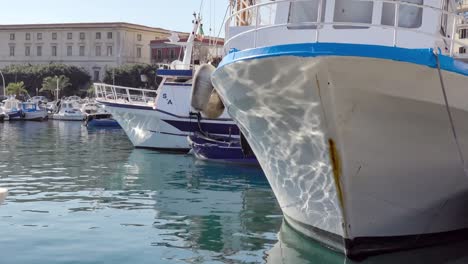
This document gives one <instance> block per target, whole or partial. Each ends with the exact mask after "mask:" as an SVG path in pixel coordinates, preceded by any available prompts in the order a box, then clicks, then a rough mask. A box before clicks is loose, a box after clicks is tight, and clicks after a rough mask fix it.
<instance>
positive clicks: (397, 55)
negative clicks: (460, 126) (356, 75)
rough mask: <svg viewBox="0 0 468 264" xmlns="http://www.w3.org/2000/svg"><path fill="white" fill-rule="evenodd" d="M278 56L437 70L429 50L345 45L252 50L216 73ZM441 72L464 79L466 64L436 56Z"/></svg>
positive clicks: (228, 57)
mask: <svg viewBox="0 0 468 264" xmlns="http://www.w3.org/2000/svg"><path fill="white" fill-rule="evenodd" d="M279 56H297V57H325V56H348V57H366V58H376V59H387V60H395V61H401V62H407V63H414V64H418V65H424V66H428V67H431V68H437V61H436V57H435V55H434V50H433V49H406V48H399V47H389V46H379V45H365V44H349V43H301V44H288V45H278V46H270V47H263V48H255V49H249V50H243V51H238V52H232V53H230V54H228V55H226V56H225V57H224V59H223V60H222V61H221V63H220V64H219V66H218V69H220V68H222V67H223V66H225V65H228V64H231V63H234V62H237V61H245V60H251V59H261V58H269V57H279ZM439 58H440V66H441V68H442V69H443V70H445V71H449V72H454V73H458V74H462V75H468V64H466V63H464V62H461V61H457V60H455V59H453V58H452V57H449V56H446V55H442V54H441V55H439Z"/></svg>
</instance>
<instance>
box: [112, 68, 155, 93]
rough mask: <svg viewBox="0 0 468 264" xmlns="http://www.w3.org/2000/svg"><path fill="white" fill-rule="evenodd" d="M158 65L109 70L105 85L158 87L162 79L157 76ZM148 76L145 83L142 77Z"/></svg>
mask: <svg viewBox="0 0 468 264" xmlns="http://www.w3.org/2000/svg"><path fill="white" fill-rule="evenodd" d="M156 70H157V66H156V65H150V64H124V65H122V66H119V67H116V68H108V69H107V70H106V73H105V76H104V83H107V84H115V85H120V86H126V87H135V88H141V87H147V88H151V87H152V88H154V89H156V88H157V87H158V83H159V82H161V80H162V78H161V77H157V76H156ZM142 75H145V76H146V82H143V81H142V79H141V76H142Z"/></svg>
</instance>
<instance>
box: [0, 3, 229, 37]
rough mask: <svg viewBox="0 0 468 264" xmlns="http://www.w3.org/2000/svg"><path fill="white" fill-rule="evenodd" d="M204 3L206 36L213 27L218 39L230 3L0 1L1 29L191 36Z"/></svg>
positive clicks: (222, 34) (203, 12)
mask: <svg viewBox="0 0 468 264" xmlns="http://www.w3.org/2000/svg"><path fill="white" fill-rule="evenodd" d="M202 2H203V8H202V12H201V14H202V17H203V20H204V21H203V29H204V32H205V35H210V34H209V33H210V30H209V29H210V25H211V28H212V31H211V33H212V34H211V35H212V36H217V35H218V33H219V30H220V26H221V23H222V22H223V18H224V14H225V12H226V8H227V6H228V2H229V1H228V0H168V1H164V0H75V1H71V0H14V1H12V0H0V25H2V24H3V25H5V24H35V23H76V22H128V23H135V24H141V25H145V26H150V27H161V28H165V29H169V30H174V31H183V32H190V31H191V30H192V18H193V17H192V14H193V12H199V10H200V6H201V3H202ZM210 10H211V12H210ZM215 29H216V33H215V32H214V30H215ZM221 36H224V30H221Z"/></svg>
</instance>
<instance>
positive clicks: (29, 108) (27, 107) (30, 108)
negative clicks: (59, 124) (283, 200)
mask: <svg viewBox="0 0 468 264" xmlns="http://www.w3.org/2000/svg"><path fill="white" fill-rule="evenodd" d="M21 110H23V112H37V111H40V110H41V109H40V108H39V107H38V106H37V103H34V102H24V103H21Z"/></svg>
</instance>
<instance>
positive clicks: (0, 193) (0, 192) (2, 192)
mask: <svg viewBox="0 0 468 264" xmlns="http://www.w3.org/2000/svg"><path fill="white" fill-rule="evenodd" d="M7 195H8V189H5V188H0V205H1V204H2V203H3V201H5V198H6V197H7Z"/></svg>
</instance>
